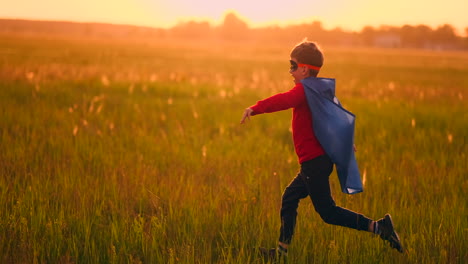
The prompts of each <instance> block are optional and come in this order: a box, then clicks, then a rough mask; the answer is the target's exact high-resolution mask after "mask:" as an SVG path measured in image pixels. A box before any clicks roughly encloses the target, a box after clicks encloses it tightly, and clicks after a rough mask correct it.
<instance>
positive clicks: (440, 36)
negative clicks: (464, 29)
mask: <svg viewBox="0 0 468 264" xmlns="http://www.w3.org/2000/svg"><path fill="white" fill-rule="evenodd" d="M433 40H434V42H436V43H439V44H445V45H446V44H453V43H455V42H456V40H457V35H456V34H455V29H454V28H453V27H452V26H451V25H448V24H445V25H442V26H440V27H438V28H437V29H436V30H435V31H434V34H433Z"/></svg>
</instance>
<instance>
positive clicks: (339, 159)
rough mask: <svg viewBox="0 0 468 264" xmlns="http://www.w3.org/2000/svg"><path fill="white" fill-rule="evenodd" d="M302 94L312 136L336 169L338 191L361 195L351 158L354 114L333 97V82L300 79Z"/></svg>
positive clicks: (355, 166) (358, 177)
mask: <svg viewBox="0 0 468 264" xmlns="http://www.w3.org/2000/svg"><path fill="white" fill-rule="evenodd" d="M301 82H302V84H303V85H304V91H305V95H306V98H307V103H308V104H309V109H310V111H311V112H312V119H313V122H312V123H313V129H314V132H315V136H316V137H317V139H318V141H319V142H320V144H321V145H322V147H323V149H324V150H325V152H326V153H327V155H328V156H329V157H330V159H331V160H332V161H333V163H334V164H335V166H336V171H337V174H338V178H339V180H340V185H341V190H342V191H343V192H344V193H347V194H355V193H359V192H362V191H363V187H362V182H361V177H360V174H359V169H358V166H357V162H356V157H355V156H354V147H353V146H354V119H355V116H354V114H353V113H351V112H349V111H347V110H346V109H344V108H343V107H342V106H341V104H340V103H339V101H338V99H337V98H336V97H335V79H328V78H315V77H309V78H306V79H303V80H302V81H301Z"/></svg>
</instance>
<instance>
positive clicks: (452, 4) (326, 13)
mask: <svg viewBox="0 0 468 264" xmlns="http://www.w3.org/2000/svg"><path fill="white" fill-rule="evenodd" d="M227 10H235V11H236V12H237V13H238V14H239V15H240V16H241V17H242V18H243V19H244V20H245V21H246V22H248V23H249V25H250V26H251V27H258V26H265V25H272V24H278V25H283V26H284V25H286V24H288V23H293V24H297V23H301V22H311V21H314V20H318V21H321V22H322V24H323V26H324V27H325V28H326V29H332V28H334V27H337V26H339V27H341V28H343V29H345V30H360V29H362V27H364V26H366V25H372V26H380V25H383V24H385V25H395V26H401V25H403V24H410V25H418V24H425V25H428V26H430V27H433V28H434V27H436V26H439V25H442V24H451V25H452V26H454V27H455V28H456V29H457V30H458V32H459V33H462V34H464V29H465V28H466V27H468V15H467V10H468V1H467V0H445V1H436V0H426V1H423V0H391V1H389V0H320V1H318V0H288V1H274V0H232V1H228V0H165V1H163V0H14V1H13V0H0V18H22V19H40V20H65V21H79V22H104V23H117V24H135V25H145V26H152V27H164V28H168V27H172V26H174V25H176V24H177V23H179V22H181V21H188V20H192V19H194V20H197V21H209V22H210V23H212V24H213V25H216V24H219V23H220V22H221V21H222V19H223V17H224V14H225V13H226V11H227Z"/></svg>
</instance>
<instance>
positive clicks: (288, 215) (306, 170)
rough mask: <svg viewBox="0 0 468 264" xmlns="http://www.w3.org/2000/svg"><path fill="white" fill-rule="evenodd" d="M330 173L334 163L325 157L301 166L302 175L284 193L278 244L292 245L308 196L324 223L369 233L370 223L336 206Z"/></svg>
mask: <svg viewBox="0 0 468 264" xmlns="http://www.w3.org/2000/svg"><path fill="white" fill-rule="evenodd" d="M332 171H333V163H332V161H331V160H330V158H329V157H328V156H326V155H323V156H320V157H317V158H315V159H313V160H309V161H306V162H304V163H302V164H301V171H300V172H299V174H298V175H297V176H296V178H294V180H293V181H292V182H291V183H290V184H289V185H288V187H286V189H285V190H284V193H283V198H282V204H281V230H280V239H279V241H280V242H282V243H286V244H289V243H291V239H292V236H293V234H294V227H295V225H296V216H297V207H298V205H299V201H300V200H301V199H303V198H305V197H307V196H310V198H311V199H312V203H313V204H314V208H315V211H317V213H319V215H320V217H321V218H322V219H323V221H325V222H326V223H328V224H332V225H339V226H345V227H349V228H353V229H357V230H368V228H369V224H370V222H371V221H372V220H371V219H369V218H367V217H365V216H363V215H362V214H358V213H356V212H353V211H350V210H348V209H345V208H341V207H338V206H336V204H335V201H334V200H333V197H332V196H331V191H330V182H329V176H330V174H331V172H332Z"/></svg>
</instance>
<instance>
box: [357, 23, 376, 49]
mask: <svg viewBox="0 0 468 264" xmlns="http://www.w3.org/2000/svg"><path fill="white" fill-rule="evenodd" d="M376 33H377V32H376V30H375V29H374V28H373V27H371V26H365V27H364V28H363V29H362V30H361V37H362V40H363V41H364V44H366V45H369V46H371V45H373V44H374V38H375V36H376Z"/></svg>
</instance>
